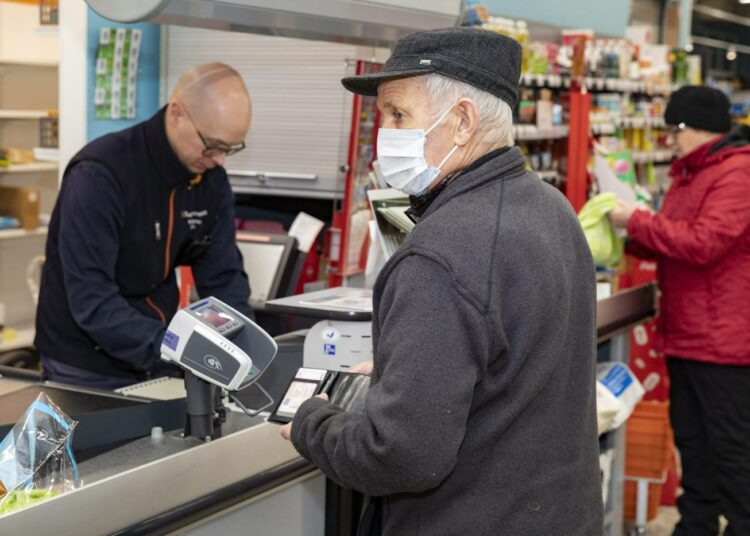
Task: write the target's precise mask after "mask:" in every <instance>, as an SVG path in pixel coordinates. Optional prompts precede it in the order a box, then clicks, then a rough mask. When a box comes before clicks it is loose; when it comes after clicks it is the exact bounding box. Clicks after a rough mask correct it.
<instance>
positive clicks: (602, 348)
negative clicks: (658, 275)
mask: <svg viewBox="0 0 750 536" xmlns="http://www.w3.org/2000/svg"><path fill="white" fill-rule="evenodd" d="M654 314H656V287H655V286H654V285H653V284H648V285H644V286H641V287H636V288H633V289H629V290H626V291H622V292H619V293H617V294H614V295H613V296H611V297H609V298H605V299H602V300H599V301H598V302H597V306H596V324H597V326H596V327H597V329H596V331H597V343H598V347H597V361H598V362H600V363H603V362H619V363H626V364H627V363H628V361H629V358H630V330H631V329H632V327H633V326H635V325H638V324H641V323H643V322H646V321H647V320H648V319H650V318H651V317H653V316H654ZM626 426H627V423H626V424H625V425H623V426H621V427H620V428H618V429H616V430H613V431H611V432H608V433H605V434H603V435H602V436H601V437H600V438H599V452H600V455H602V456H605V458H606V459H607V460H608V461H607V463H608V464H609V467H608V468H607V469H608V477H609V479H608V486H607V489H606V491H605V494H606V497H607V500H606V502H605V505H604V534H605V535H606V536H621V535H622V534H623V522H624V513H623V501H624V489H625V488H624V486H625V430H626ZM609 456H611V460H609Z"/></svg>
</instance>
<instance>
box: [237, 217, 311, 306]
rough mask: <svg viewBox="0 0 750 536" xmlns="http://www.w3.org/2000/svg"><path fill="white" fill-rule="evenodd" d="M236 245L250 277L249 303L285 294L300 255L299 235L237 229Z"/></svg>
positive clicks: (256, 302) (264, 301)
mask: <svg viewBox="0 0 750 536" xmlns="http://www.w3.org/2000/svg"><path fill="white" fill-rule="evenodd" d="M237 247H238V248H239V250H240V253H242V262H243V266H244V269H245V273H246V274H247V277H248V279H249V280H250V290H251V294H250V305H252V306H253V307H255V308H263V306H264V305H265V303H266V301H268V300H273V299H274V298H280V297H283V296H285V295H286V292H287V290H288V289H287V287H288V284H289V278H290V274H291V272H292V271H293V269H294V263H295V260H296V258H297V239H296V238H294V237H291V236H288V235H284V234H274V233H257V232H242V231H240V232H238V233H237Z"/></svg>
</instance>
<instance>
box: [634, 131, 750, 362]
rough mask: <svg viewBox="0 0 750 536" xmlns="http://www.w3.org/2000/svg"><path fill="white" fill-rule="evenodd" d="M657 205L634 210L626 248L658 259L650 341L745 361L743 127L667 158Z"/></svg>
mask: <svg viewBox="0 0 750 536" xmlns="http://www.w3.org/2000/svg"><path fill="white" fill-rule="evenodd" d="M670 174H671V175H672V178H673V181H674V182H673V183H672V186H671V188H670V189H669V192H668V193H667V195H666V197H665V199H664V206H663V208H662V210H661V212H660V213H658V214H652V213H649V212H647V211H642V210H638V211H636V212H635V213H634V214H633V217H632V218H631V220H630V223H629V224H628V234H629V236H630V237H631V238H632V240H633V243H632V246H631V247H630V248H629V251H631V252H632V253H634V254H636V255H639V256H647V257H651V258H655V259H657V260H658V264H659V268H658V278H659V287H660V289H661V300H660V313H659V323H658V331H657V339H656V347H657V349H658V350H660V351H662V352H664V353H665V354H666V355H668V356H674V357H682V358H685V359H691V360H696V361H705V362H710V363H720V364H724V365H749V366H750V128H748V127H741V128H739V129H737V130H735V131H733V132H732V133H730V134H729V135H727V136H726V137H724V138H723V139H721V140H719V141H718V142H717V141H711V142H709V143H707V144H705V145H703V146H701V147H699V148H698V149H696V150H695V151H693V152H692V153H690V154H689V155H687V156H685V157H683V158H681V159H679V160H677V161H675V162H674V164H672V169H671V172H670Z"/></svg>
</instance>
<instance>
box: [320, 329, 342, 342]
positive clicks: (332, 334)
mask: <svg viewBox="0 0 750 536" xmlns="http://www.w3.org/2000/svg"><path fill="white" fill-rule="evenodd" d="M320 336H321V337H322V338H323V340H324V341H327V342H336V341H337V340H339V331H338V330H337V329H336V328H325V329H324V330H323V331H322V332H321V334H320Z"/></svg>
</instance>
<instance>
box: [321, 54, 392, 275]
mask: <svg viewBox="0 0 750 536" xmlns="http://www.w3.org/2000/svg"><path fill="white" fill-rule="evenodd" d="M381 68H382V64H380V63H374V62H369V61H362V60H358V61H357V62H356V63H355V73H354V74H355V75H362V74H369V73H377V72H380V69H381ZM375 103H376V98H375V97H367V96H363V95H358V94H355V95H354V98H353V99H352V116H351V127H350V131H349V151H348V157H347V164H346V169H345V172H346V173H345V184H344V199H343V200H342V201H341V203H340V205H339V206H338V207H337V208H336V209H335V210H334V213H333V224H332V226H331V229H329V231H328V233H327V239H326V241H327V244H328V247H327V250H328V258H329V274H328V286H329V287H338V286H342V285H343V286H348V285H347V279H348V278H350V277H352V276H356V275H359V274H362V273H363V272H364V269H365V264H366V262H367V244H368V243H369V241H368V239H367V238H368V235H367V232H368V227H367V220H369V218H370V216H369V214H370V209H369V206H368V204H367V190H368V189H369V188H371V187H373V179H372V163H373V161H374V160H375V159H376V158H377V152H376V141H377V135H378V125H379V124H380V114H379V112H378V109H377V106H376V104H375Z"/></svg>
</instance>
